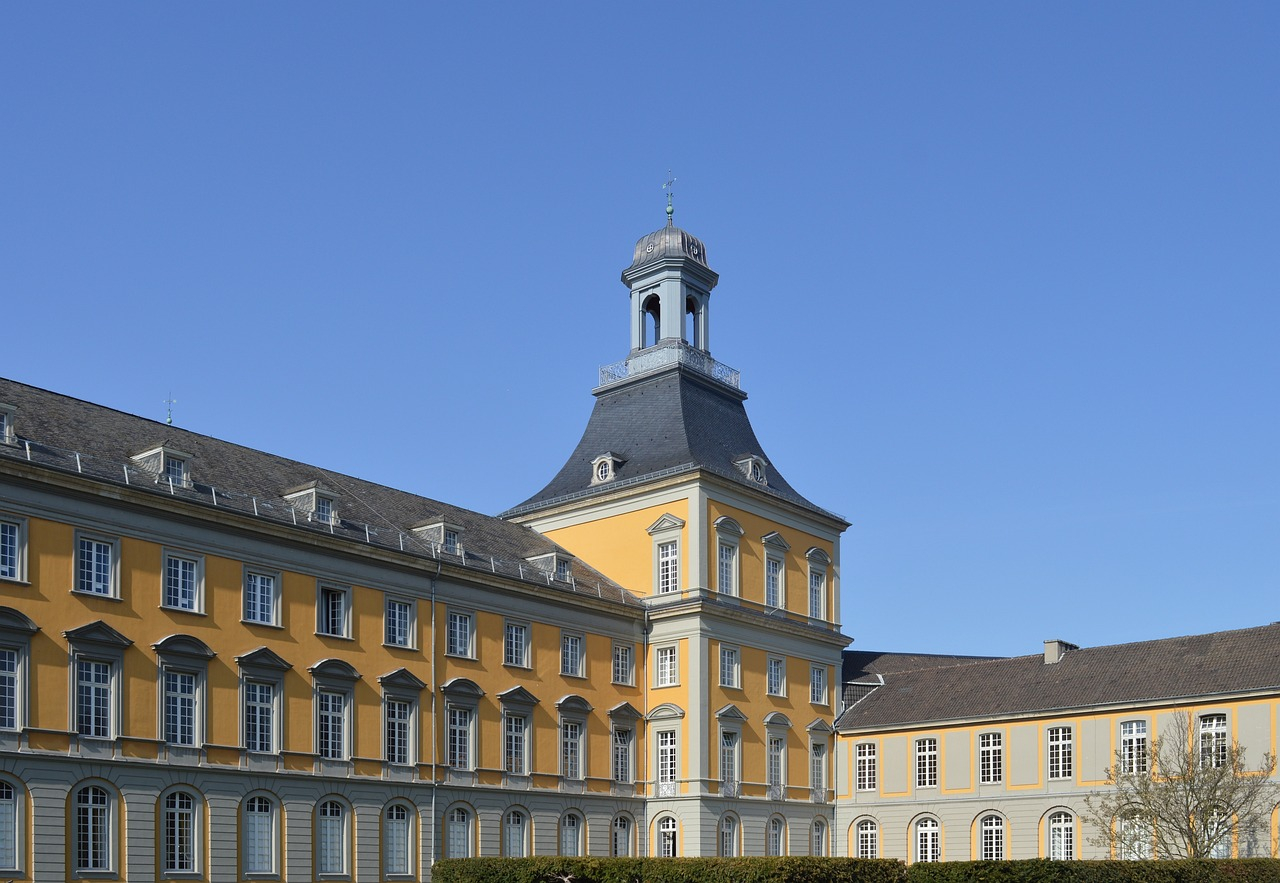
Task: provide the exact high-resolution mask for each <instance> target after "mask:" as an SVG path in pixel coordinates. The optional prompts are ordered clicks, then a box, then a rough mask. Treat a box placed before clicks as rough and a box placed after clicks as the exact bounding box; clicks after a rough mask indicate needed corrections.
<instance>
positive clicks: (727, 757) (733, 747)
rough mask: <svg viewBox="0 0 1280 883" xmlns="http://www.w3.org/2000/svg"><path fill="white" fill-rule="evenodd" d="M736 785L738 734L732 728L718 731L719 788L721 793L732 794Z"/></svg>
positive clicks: (735, 791)
mask: <svg viewBox="0 0 1280 883" xmlns="http://www.w3.org/2000/svg"><path fill="white" fill-rule="evenodd" d="M737 787H738V734H737V733H735V732H734V731H732V730H722V731H721V732H720V788H721V793H726V792H727V794H728V795H729V796H732V795H734V794H736V793H737Z"/></svg>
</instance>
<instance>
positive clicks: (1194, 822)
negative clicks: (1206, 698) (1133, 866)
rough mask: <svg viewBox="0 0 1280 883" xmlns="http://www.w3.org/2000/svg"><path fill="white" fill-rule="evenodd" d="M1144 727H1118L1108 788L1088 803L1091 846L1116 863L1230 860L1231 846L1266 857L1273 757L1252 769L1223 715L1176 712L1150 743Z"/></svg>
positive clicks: (1274, 789) (1275, 790)
mask: <svg viewBox="0 0 1280 883" xmlns="http://www.w3.org/2000/svg"><path fill="white" fill-rule="evenodd" d="M1146 727H1147V724H1146V722H1145V721H1133V722H1129V723H1122V724H1121V740H1120V748H1119V750H1117V751H1116V754H1115V763H1114V764H1113V765H1112V766H1111V767H1109V768H1108V769H1107V784H1108V785H1109V786H1110V788H1109V789H1108V790H1105V791H1097V792H1094V793H1093V794H1091V795H1089V796H1088V797H1086V798H1085V806H1086V807H1087V811H1086V812H1085V814H1084V817H1085V820H1086V821H1088V822H1090V823H1091V824H1092V825H1093V828H1094V830H1095V831H1096V832H1097V833H1096V834H1095V835H1094V836H1092V837H1090V838H1089V842H1090V843H1092V844H1094V845H1095V846H1100V847H1102V848H1104V849H1108V850H1109V851H1110V852H1111V854H1112V856H1114V857H1115V858H1119V859H1149V858H1228V857H1230V856H1231V855H1232V845H1233V843H1234V842H1238V843H1239V855H1248V854H1251V853H1253V852H1254V851H1255V849H1257V850H1260V851H1261V854H1263V855H1265V854H1267V852H1268V849H1267V847H1268V846H1269V842H1270V818H1271V808H1272V807H1273V806H1275V804H1276V801H1277V798H1278V797H1280V785H1277V783H1276V782H1275V781H1274V779H1273V778H1272V777H1273V775H1274V773H1275V771H1276V758H1275V756H1274V755H1272V754H1270V753H1268V754H1264V755H1263V756H1262V761H1261V763H1259V764H1258V765H1257V766H1256V767H1253V768H1250V767H1249V766H1248V764H1247V762H1246V760H1245V749H1244V748H1243V747H1242V746H1241V745H1240V743H1239V742H1237V741H1235V740H1234V739H1228V736H1227V718H1226V715H1225V714H1206V715H1201V716H1199V717H1192V716H1191V715H1190V714H1187V713H1186V712H1181V711H1180V712H1177V713H1175V714H1173V715H1171V716H1170V717H1169V718H1168V721H1167V723H1166V724H1165V725H1164V728H1163V731H1162V733H1161V735H1160V736H1159V737H1158V738H1154V739H1151V740H1150V742H1149V743H1148V740H1147V730H1146ZM1255 841H1256V842H1255Z"/></svg>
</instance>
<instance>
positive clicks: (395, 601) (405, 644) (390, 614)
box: [382, 595, 417, 650]
mask: <svg viewBox="0 0 1280 883" xmlns="http://www.w3.org/2000/svg"><path fill="white" fill-rule="evenodd" d="M400 608H403V610H404V624H403V632H404V634H403V640H399V641H396V640H392V639H393V638H396V637H400V635H398V634H397V633H398V632H399V631H400V624H399V623H398V622H395V620H397V619H399V614H398V613H394V611H397V610H399V609H400ZM416 610H417V605H416V604H415V603H414V602H413V601H412V600H410V599H409V598H401V597H396V596H392V595H387V596H386V597H385V598H384V600H383V604H382V643H383V644H384V645H385V646H388V647H401V648H404V649H409V650H412V649H413V648H414V647H415V646H417V642H416V641H415V640H414V638H415V636H416V635H417V615H416ZM393 627H394V629H395V631H393Z"/></svg>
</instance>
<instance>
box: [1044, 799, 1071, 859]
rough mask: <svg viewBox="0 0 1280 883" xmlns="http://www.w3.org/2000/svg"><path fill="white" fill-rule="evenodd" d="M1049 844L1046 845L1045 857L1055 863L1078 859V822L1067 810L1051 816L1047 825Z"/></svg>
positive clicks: (1056, 811) (1061, 810)
mask: <svg viewBox="0 0 1280 883" xmlns="http://www.w3.org/2000/svg"><path fill="white" fill-rule="evenodd" d="M1046 828H1047V833H1048V837H1049V842H1048V843H1047V844H1045V846H1046V849H1045V855H1046V856H1048V857H1049V858H1050V859H1052V860H1053V861H1070V860H1071V859H1074V858H1075V857H1076V820H1075V816H1074V815H1072V814H1071V813H1070V812H1068V811H1067V810H1065V809H1060V810H1055V811H1053V812H1052V813H1050V814H1049V821H1048V824H1047V825H1046Z"/></svg>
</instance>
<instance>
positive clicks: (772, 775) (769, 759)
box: [764, 730, 787, 800]
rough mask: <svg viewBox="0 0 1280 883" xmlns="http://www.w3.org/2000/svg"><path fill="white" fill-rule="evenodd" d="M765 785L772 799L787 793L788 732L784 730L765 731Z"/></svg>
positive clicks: (777, 798) (778, 798)
mask: <svg viewBox="0 0 1280 883" xmlns="http://www.w3.org/2000/svg"><path fill="white" fill-rule="evenodd" d="M764 778H765V787H766V788H767V789H768V792H769V793H768V797H769V799H771V800H782V799H784V798H785V797H786V794H787V734H786V732H784V731H782V730H768V731H767V732H766V733H765V777H764Z"/></svg>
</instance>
